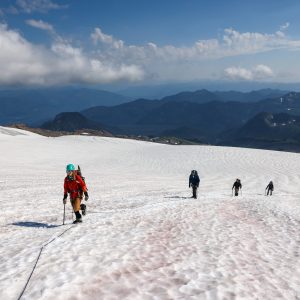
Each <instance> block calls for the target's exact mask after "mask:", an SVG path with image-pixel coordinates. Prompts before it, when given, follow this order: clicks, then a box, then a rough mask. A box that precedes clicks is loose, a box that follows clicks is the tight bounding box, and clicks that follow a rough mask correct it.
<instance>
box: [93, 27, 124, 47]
mask: <svg viewBox="0 0 300 300" xmlns="http://www.w3.org/2000/svg"><path fill="white" fill-rule="evenodd" d="M91 39H92V41H93V42H94V44H95V45H97V44H98V43H99V42H100V43H104V44H108V45H111V46H112V47H114V48H116V49H121V48H123V46H124V42H123V41H122V40H115V39H114V38H113V37H112V36H111V35H107V34H105V33H103V32H102V30H101V29H100V28H98V27H97V28H95V30H94V32H92V34H91Z"/></svg>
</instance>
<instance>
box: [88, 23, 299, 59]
mask: <svg viewBox="0 0 300 300" xmlns="http://www.w3.org/2000/svg"><path fill="white" fill-rule="evenodd" d="M287 27H288V23H287V24H285V25H283V26H282V27H281V28H282V30H279V31H277V32H275V33H273V34H265V33H258V32H245V33H240V32H238V31H236V30H234V29H232V28H228V29H225V30H224V34H223V36H222V38H220V39H209V40H199V41H196V42H195V43H194V45H192V46H191V47H175V46H172V45H166V46H161V47H159V46H157V45H156V44H155V43H148V44H146V45H143V46H136V45H126V44H125V43H124V42H123V41H122V40H118V39H115V38H114V37H113V36H111V35H107V34H105V33H103V32H102V31H101V29H100V28H95V30H94V32H93V33H92V34H91V39H92V41H93V42H94V44H95V46H97V47H99V55H101V57H110V58H111V57H112V56H114V57H115V58H116V59H122V60H123V61H124V60H125V61H127V62H131V63H133V62H134V63H138V64H141V65H147V64H150V65H151V64H153V62H157V61H161V62H174V63H176V62H184V61H185V62H186V61H190V62H193V61H203V60H209V59H219V58H224V57H231V56H238V55H252V54H257V53H262V52H267V51H272V50H278V49H286V50H300V40H290V39H289V38H287V37H286V35H285V33H284V31H283V29H284V30H285V29H286V28H287ZM103 46H110V49H109V50H107V51H106V52H105V51H104V49H103Z"/></svg>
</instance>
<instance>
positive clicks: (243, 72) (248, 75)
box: [224, 65, 274, 80]
mask: <svg viewBox="0 0 300 300" xmlns="http://www.w3.org/2000/svg"><path fill="white" fill-rule="evenodd" d="M224 73H225V76H226V77H227V78H229V79H232V80H261V79H264V80H265V79H270V78H272V77H274V72H273V71H272V69H271V68H270V67H268V66H266V65H257V66H255V67H254V68H252V69H245V68H241V67H230V68H227V69H225V70H224Z"/></svg>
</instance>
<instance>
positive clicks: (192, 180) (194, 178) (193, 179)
mask: <svg viewBox="0 0 300 300" xmlns="http://www.w3.org/2000/svg"><path fill="white" fill-rule="evenodd" d="M199 183H200V178H199V176H198V173H197V171H196V170H193V171H192V172H191V175H190V177H189V187H192V189H193V198H195V199H197V189H198V187H199Z"/></svg>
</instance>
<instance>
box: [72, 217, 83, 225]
mask: <svg viewBox="0 0 300 300" xmlns="http://www.w3.org/2000/svg"><path fill="white" fill-rule="evenodd" d="M77 223H82V219H81V218H80V219H76V220H75V221H74V222H73V224H77Z"/></svg>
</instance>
